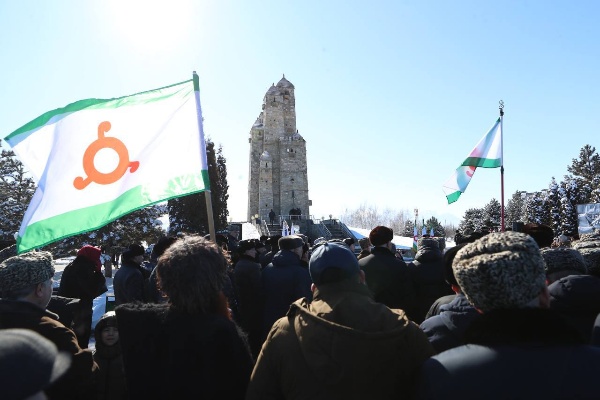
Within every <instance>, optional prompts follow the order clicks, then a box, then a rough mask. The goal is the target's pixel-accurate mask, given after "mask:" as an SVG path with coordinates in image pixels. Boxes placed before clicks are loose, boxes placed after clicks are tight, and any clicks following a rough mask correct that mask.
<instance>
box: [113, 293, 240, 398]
mask: <svg viewBox="0 0 600 400" xmlns="http://www.w3.org/2000/svg"><path fill="white" fill-rule="evenodd" d="M115 311H116V314H117V320H118V323H119V341H120V342H121V348H122V349H123V361H124V363H125V374H126V377H127V388H128V391H129V396H130V398H131V399H133V400H136V399H144V400H148V399H243V398H244V395H245V393H246V386H247V384H248V380H249V378H250V373H251V371H252V357H251V356H250V351H249V349H248V346H247V343H246V341H245V338H244V335H243V333H242V332H241V330H239V328H238V327H237V326H236V325H235V323H233V322H232V321H230V320H229V319H227V318H226V317H224V316H221V315H216V314H210V315H204V314H199V315H189V314H183V313H179V312H175V311H173V310H170V309H169V307H168V306H167V305H164V304H139V303H138V304H135V303H132V304H124V305H121V306H119V307H117V308H116V309H115Z"/></svg>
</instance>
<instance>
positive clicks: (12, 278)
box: [0, 251, 54, 297]
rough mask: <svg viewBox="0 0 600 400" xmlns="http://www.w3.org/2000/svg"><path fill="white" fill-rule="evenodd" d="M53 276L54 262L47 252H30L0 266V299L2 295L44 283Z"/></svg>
mask: <svg viewBox="0 0 600 400" xmlns="http://www.w3.org/2000/svg"><path fill="white" fill-rule="evenodd" d="M53 276H54V261H53V260H52V254H51V253H49V252H47V251H31V252H28V253H23V254H19V255H17V256H14V257H10V258H8V259H6V260H4V261H3V262H2V263H1V264H0V297H2V294H3V293H7V292H12V291H14V290H19V289H24V288H26V287H27V286H30V285H35V284H38V283H42V282H46V281H47V280H48V279H50V278H52V277H53Z"/></svg>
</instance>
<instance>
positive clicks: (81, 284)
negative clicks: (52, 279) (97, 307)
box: [58, 256, 107, 305]
mask: <svg viewBox="0 0 600 400" xmlns="http://www.w3.org/2000/svg"><path fill="white" fill-rule="evenodd" d="M106 291H107V288H106V278H104V275H102V272H100V271H98V270H97V268H96V264H95V263H94V262H93V261H91V260H89V259H88V258H86V257H83V256H77V258H75V259H74V260H73V261H72V262H71V263H70V264H69V265H67V266H66V267H65V269H64V271H63V273H62V275H61V277H60V286H59V287H58V295H59V296H63V297H71V298H75V299H81V301H82V303H85V304H90V305H91V303H92V301H93V300H94V299H95V298H96V297H98V296H100V295H101V294H103V293H105V292H106Z"/></svg>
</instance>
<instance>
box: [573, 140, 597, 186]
mask: <svg viewBox="0 0 600 400" xmlns="http://www.w3.org/2000/svg"><path fill="white" fill-rule="evenodd" d="M567 171H569V172H570V173H571V174H572V175H573V176H574V177H578V178H581V179H582V180H583V181H584V182H586V183H588V184H591V183H592V182H593V181H594V178H596V177H597V176H598V175H600V155H598V153H596V148H595V147H592V146H590V145H589V144H586V145H585V146H583V147H582V148H581V150H580V151H579V159H576V158H574V159H573V162H572V163H571V165H570V166H568V167H567ZM594 189H595V188H594Z"/></svg>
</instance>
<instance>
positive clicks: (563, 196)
mask: <svg viewBox="0 0 600 400" xmlns="http://www.w3.org/2000/svg"><path fill="white" fill-rule="evenodd" d="M559 196H560V226H559V228H558V231H557V232H555V233H556V234H557V235H558V234H561V233H562V234H565V235H567V236H573V235H575V234H576V233H577V199H578V197H579V196H578V187H577V181H576V180H575V179H573V178H572V177H570V176H569V175H565V177H564V180H563V181H561V182H560V188H559Z"/></svg>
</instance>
